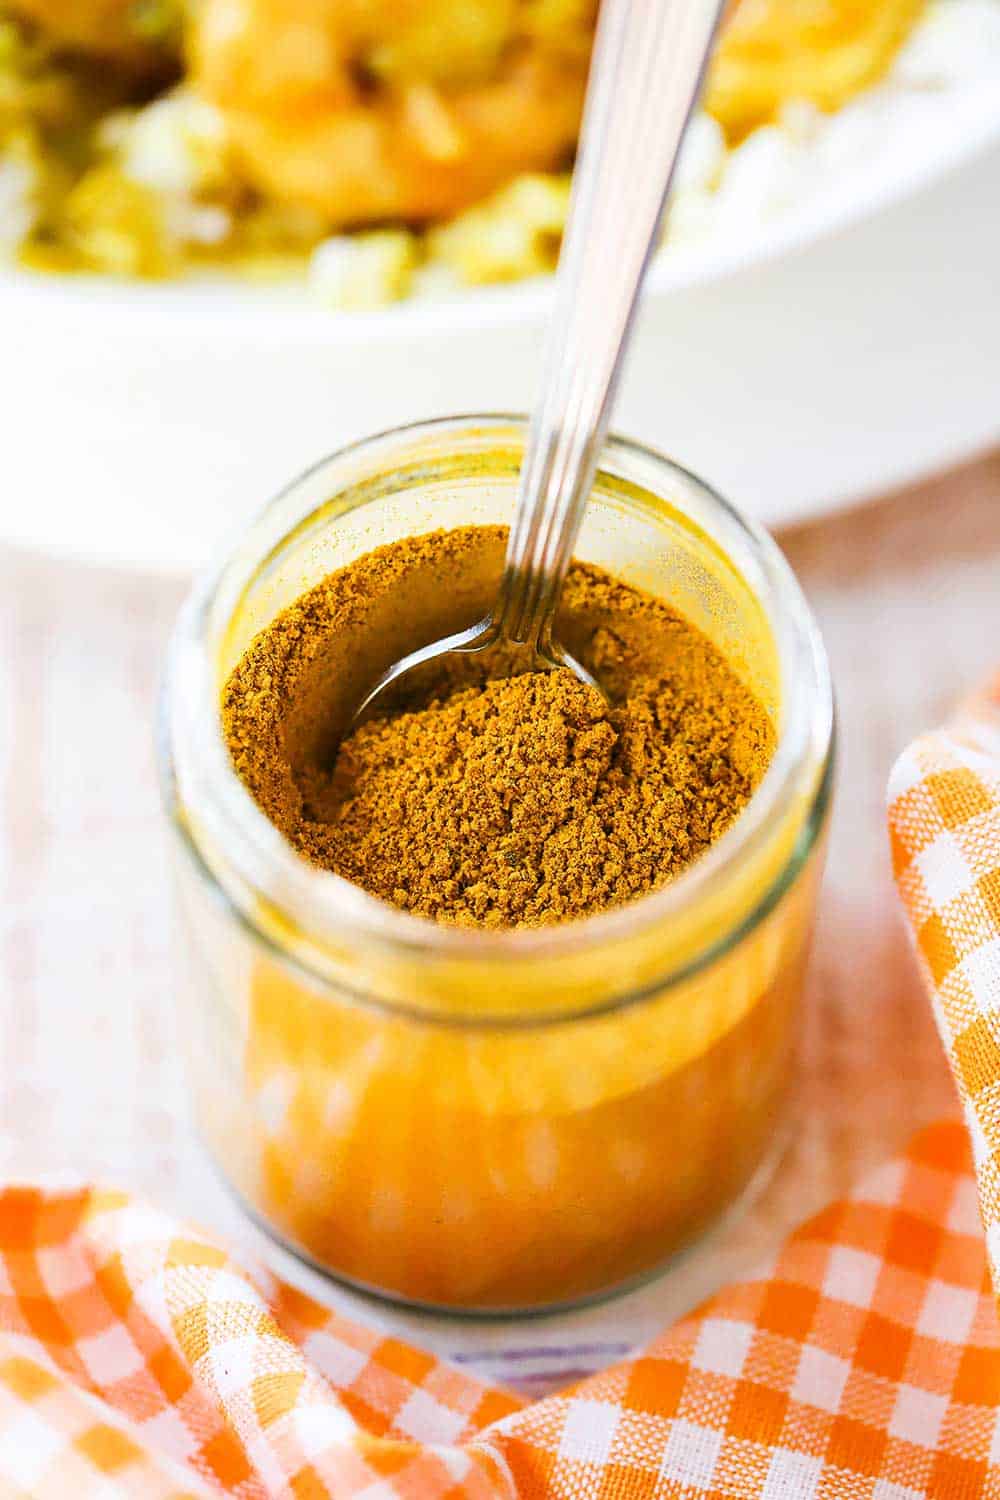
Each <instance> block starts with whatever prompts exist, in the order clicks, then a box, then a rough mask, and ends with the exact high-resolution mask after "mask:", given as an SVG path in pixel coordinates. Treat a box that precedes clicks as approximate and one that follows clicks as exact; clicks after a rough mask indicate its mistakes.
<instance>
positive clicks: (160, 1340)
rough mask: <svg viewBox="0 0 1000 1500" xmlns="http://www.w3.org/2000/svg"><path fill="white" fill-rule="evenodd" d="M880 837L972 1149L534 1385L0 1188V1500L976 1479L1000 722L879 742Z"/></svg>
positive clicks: (69, 1188)
mask: <svg viewBox="0 0 1000 1500" xmlns="http://www.w3.org/2000/svg"><path fill="white" fill-rule="evenodd" d="M998 686H1000V684H998ZM890 830H891V838H892V847H893V855H894V860H895V866H896V872H897V878H898V881H899V887H900V892H901V894H902V897H903V901H904V905H905V907H906V910H907V912H908V914H909V917H910V921H911V925H912V927H913V932H914V938H915V941H916V945H917V948H918V951H919V953H920V955H921V961H922V963H923V965H924V967H925V969H926V973H927V978H928V982H929V985H930V987H931V991H932V996H933V1001H934V1006H935V1011H936V1014H937V1016H938V1020H939V1023H940V1026H941V1030H942V1035H943V1038H944V1041H945V1045H946V1047H947V1051H948V1056H949V1058H950V1059H951V1062H952V1065H953V1067H954V1070H955V1077H956V1080H957V1083H958V1087H959V1092H960V1094H961V1096H962V1100H963V1104H964V1106H965V1109H966V1113H967V1117H968V1122H969V1126H970V1129H971V1133H972V1139H973V1147H974V1156H975V1170H974V1169H973V1162H972V1158H971V1156H970V1153H969V1147H968V1136H967V1134H966V1131H965V1130H964V1129H963V1128H962V1127H961V1125H959V1124H942V1125H937V1126H934V1127H932V1128H931V1129H930V1130H928V1131H925V1132H924V1133H922V1134H921V1135H920V1136H919V1137H918V1138H917V1139H916V1141H914V1142H913V1143H912V1145H911V1146H910V1148H909V1150H908V1151H907V1153H906V1154H905V1156H903V1157H902V1158H900V1159H898V1160H896V1161H894V1162H891V1163H889V1164H887V1165H885V1166H884V1167H882V1168H881V1169H880V1170H878V1171H877V1172H875V1174H874V1175H873V1176H872V1177H870V1178H869V1179H868V1181H867V1182H865V1183H864V1184H863V1185H862V1186H861V1188H860V1189H859V1190H858V1191H857V1192H856V1193H854V1194H853V1195H852V1196H851V1197H850V1198H848V1199H846V1200H845V1201H843V1202H841V1203H838V1204H835V1205H834V1206H832V1207H830V1208H828V1209H826V1210H825V1211H824V1212H823V1213H821V1214H819V1215H817V1216H816V1217H815V1218H813V1219H812V1220H810V1221H809V1222H808V1223H807V1224H804V1225H803V1226H802V1227H801V1228H800V1229H799V1230H797V1231H796V1233H795V1234H793V1235H792V1236H791V1238H790V1239H789V1240H788V1241H787V1242H786V1243H785V1244H784V1245H783V1246H782V1248H781V1249H780V1251H779V1252H778V1254H777V1255H776V1256H775V1257H774V1259H773V1261H772V1262H771V1263H770V1264H769V1265H767V1266H765V1267H763V1268H762V1269H761V1270H760V1271H759V1272H758V1274H757V1275H756V1276H755V1277H753V1278H752V1279H750V1280H748V1281H745V1282H741V1283H739V1284H737V1285H735V1286H731V1287H729V1288H727V1289H726V1290H725V1291H724V1292H722V1293H721V1294H719V1295H718V1296H717V1297H715V1298H713V1299H712V1301H711V1302H709V1303H708V1304H707V1305H706V1306H704V1307H703V1308H701V1309H699V1310H698V1312H697V1313H695V1314H693V1315H692V1316H691V1317H689V1318H686V1319H684V1320H683V1321H682V1322H681V1323H679V1324H677V1325H676V1326H675V1327H674V1328H673V1329H671V1330H670V1331H669V1332H668V1333H666V1334H664V1335H663V1336H662V1337H661V1338H660V1339H659V1340H657V1341H656V1342H655V1343H654V1344H653V1345H652V1346H651V1347H650V1348H649V1349H647V1350H646V1351H645V1352H644V1353H642V1354H641V1355H640V1356H638V1357H637V1358H635V1359H631V1360H628V1361H627V1362H625V1363H623V1364H621V1365H617V1366H615V1367H614V1368H612V1369H610V1370H607V1371H605V1372H603V1373H602V1374H600V1375H597V1376H595V1377H593V1378H591V1379H589V1380H587V1381H584V1382H582V1383H581V1384H579V1385H577V1386H575V1387H573V1388H572V1389H570V1390H567V1391H564V1392H561V1393H559V1394H557V1395H554V1396H550V1397H547V1398H546V1399H544V1400H541V1401H538V1402H535V1403H533V1404H530V1405H525V1404H522V1403H521V1402H519V1401H518V1400H517V1399H516V1398H515V1397H513V1396H510V1395H508V1394H506V1393H504V1392H502V1391H499V1390H495V1389H491V1388H490V1387H487V1386H484V1385H482V1384H480V1383H478V1382H476V1381H474V1380H471V1379H469V1378H468V1377H467V1376H465V1375H462V1374H459V1373H458V1372H456V1371H454V1370H452V1369H450V1368H448V1367H447V1366H445V1365H443V1364H442V1363H440V1362H439V1361H437V1360H436V1359H434V1358H432V1357H431V1356H430V1355H427V1354H423V1353H421V1352H420V1351H419V1350H417V1349H413V1348H410V1347H409V1346H407V1345H405V1344H402V1343H400V1342H398V1341H396V1340H393V1339H388V1338H385V1337H383V1336H382V1335H380V1334H377V1333H375V1332H373V1331H370V1330H367V1329H365V1328H363V1327H360V1326H358V1325H355V1324H353V1323H349V1322H348V1321H346V1320H345V1319H343V1318H341V1317H339V1316H337V1315H335V1314H333V1313H331V1312H329V1311H328V1310H326V1309H324V1308H322V1307H320V1306H319V1305H318V1304H317V1303H315V1302H313V1301H311V1300H310V1299H309V1298H307V1297H305V1296H303V1295H302V1294H301V1293H299V1292H296V1291H294V1290H293V1289H291V1288H290V1287H288V1286H286V1285H284V1284H283V1283H281V1282H280V1281H278V1280H277V1279H276V1278H274V1277H273V1276H271V1275H270V1274H269V1273H268V1272H267V1271H266V1270H263V1269H261V1268H252V1269H247V1268H243V1267H240V1266H238V1265H236V1264H235V1263H234V1262H233V1261H232V1260H231V1259H230V1257H229V1256H228V1255H227V1254H226V1252H225V1251H224V1250H223V1249H222V1248H220V1247H219V1246H217V1245H215V1244H213V1243H212V1241H211V1240H209V1239H208V1238H206V1237H205V1236H203V1235H202V1234H200V1233H197V1232H195V1231H192V1230H191V1229H190V1228H188V1227H185V1226H183V1225H180V1224H178V1223H176V1222H175V1221H173V1220H172V1219H170V1218H169V1217H167V1216H166V1215H164V1214H161V1213H159V1212H157V1211H156V1210H155V1209H153V1208H150V1207H149V1206H148V1205H146V1204H143V1203H140V1202H137V1201H135V1200H134V1199H131V1198H129V1197H127V1196H125V1195H123V1194H117V1193H108V1192H102V1191H98V1190H96V1189H94V1188H91V1187H88V1186H87V1185H81V1184H67V1183H62V1184H49V1185H46V1184H33V1185H26V1186H10V1187H8V1188H6V1189H0V1497H3V1500H7V1497H31V1500H57V1497H58V1500H63V1497H67V1496H72V1497H73V1500H112V1497H116V1496H131V1495H135V1496H142V1497H149V1500H161V1497H162V1500H166V1497H173V1500H179V1497H195V1496H197V1497H202V1500H204V1497H206V1496H211V1495H215V1494H219V1493H226V1494H230V1495H235V1496H241V1497H247V1500H249V1497H255V1500H256V1497H262V1500H263V1497H278V1496H281V1497H289V1500H291V1497H297V1500H325V1497H335V1500H348V1497H352V1500H353V1497H362V1500H514V1497H525V1500H532V1497H543V1496H544V1497H552V1500H646V1497H650V1500H652V1497H656V1500H660V1497H673V1496H677V1497H685V1500H687V1497H691V1500H696V1497H701V1496H720V1497H721V1496H727V1497H729V1496H732V1497H754V1500H756V1497H762V1500H779V1497H781V1500H868V1497H871V1500H918V1497H921V1496H926V1497H942V1500H944V1497H948V1500H952V1497H953V1500H967V1497H968V1500H971V1497H973V1496H978V1495H997V1496H1000V1321H998V1318H997V1313H996V1303H995V1299H994V1296H993V1292H992V1285H991V1281H990V1276H989V1262H992V1263H993V1268H994V1272H996V1270H997V1265H998V1255H1000V727H998V723H997V721H996V720H995V719H993V718H991V717H990V714H989V713H987V711H986V710H985V708H984V707H983V706H982V705H980V708H979V710H978V711H977V713H976V714H970V715H969V716H967V717H966V718H965V719H963V721H962V723H961V724H960V725H959V726H957V727H955V728H953V729H952V730H949V731H948V732H947V733H942V734H940V735H935V736H933V737H928V738H927V739H925V740H922V741H920V742H919V743H918V744H917V745H915V746H914V747H913V748H912V749H911V750H910V751H909V752H907V754H906V755H905V756H904V757H903V758H902V760H901V761H900V763H899V765H898V766H897V768H896V770H895V772H894V774H893V779H892V786H891V807H890ZM977 1188H978V1195H979V1199H980V1202H981V1205H982V1217H983V1219H984V1220H985V1223H986V1229H987V1234H986V1239H985V1242H984V1237H983V1232H982V1220H981V1218H980V1211H979V1207H978V1206H977Z"/></svg>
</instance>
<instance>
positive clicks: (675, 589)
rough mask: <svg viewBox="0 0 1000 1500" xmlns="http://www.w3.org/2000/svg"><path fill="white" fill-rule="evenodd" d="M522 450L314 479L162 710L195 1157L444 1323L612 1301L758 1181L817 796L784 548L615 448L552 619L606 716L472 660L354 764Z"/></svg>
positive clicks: (196, 640)
mask: <svg viewBox="0 0 1000 1500" xmlns="http://www.w3.org/2000/svg"><path fill="white" fill-rule="evenodd" d="M522 446H523V433H522V429H521V427H520V425H519V424H512V423H510V422H501V421H497V420H491V419H463V420H461V421H454V422H441V423H431V424H426V425H424V426H422V427H418V428H412V429H407V430H404V431H401V432H397V433H391V434H387V435H385V436H383V437H381V438H377V439H373V440H371V441H370V442H368V443H365V444H362V445H359V446H358V447H356V448H353V449H350V450H347V451H346V452H344V453H342V454H339V455H336V456H335V457H334V458H332V459H330V460H328V461H327V462H325V463H324V464H321V465H320V466H319V467H318V468H317V469H315V470H313V471H312V472H311V473H309V474H307V475H306V476H305V477H304V478H303V479H301V480H300V481H298V482H297V483H296V484H295V485H293V486H292V487H291V488H290V489H289V490H288V491H286V492H285V494H284V495H282V496H280V497H279V499H278V500H277V501H276V502H274V504H273V505H272V506H271V507H270V508H269V509H268V510H267V511H266V512H265V513H264V515H263V516H262V517H261V518H260V519H259V520H258V521H257V522H256V523H255V524H254V526H253V527H252V528H251V529H250V531H249V533H248V535H247V536H246V538H245V539H244V541H243V543H242V544H241V545H240V546H239V547H238V548H237V550H236V551H235V552H234V554H233V555H232V557H231V558H229V559H228V560H227V561H226V562H225V563H224V564H223V566H222V567H221V568H220V569H219V570H218V571H217V572H216V573H215V574H213V575H211V576H210V577H208V578H207V579H206V580H205V581H204V582H203V583H202V584H201V585H200V587H199V588H198V589H197V590H196V592H195V594H194V595H193V596H192V598H191V600H190V601H189V603H188V605H187V607H186V609H185V611H184V614H183V616H182V619H181V622H180V625H179V627H178V632H177V636H176V638H175V643H174V647H173V651H172V656H171V662H170V670H169V674H168V681H167V689H166V716H165V735H164V765H165V773H166V777H165V784H166V790H167V798H168V804H169V808H170V811H171V815H172V822H173V827H174V830H175V847H176V852H177V861H176V863H177V872H178V889H179V911H180V916H181V924H182V925H181V939H180V943H179V952H180V956H181V959H182V970H183V972H182V975H181V990H180V994H181V1000H182V1003H183V1015H184V1031H185V1036H186V1039H187V1043H188V1055H189V1066H190V1072H191V1077H192V1083H193V1087H194V1091H195V1097H196V1102H197V1111H198V1117H199V1121H200V1125H201V1129H202V1132H203V1134H204V1136H205V1139H206V1141H207V1143H208V1145H209V1147H210V1149H211V1151H212V1153H213V1155H214V1156H215V1157H216V1159H217V1161H218V1162H219V1164H220V1166H221V1167H222V1169H223V1171H224V1172H225V1174H226V1175H227V1177H228V1178H229V1180H230V1181H231V1182H232V1184H233V1185H234V1187H235V1188H236V1189H237V1191H238V1192H239V1194H240V1195H241V1196H242V1198H243V1199H244V1200H245V1201H246V1203H247V1204H248V1206H249V1207H250V1208H251V1210H252V1211H253V1212H254V1213H255V1214H256V1216H257V1217H258V1218H259V1219H261V1220H262V1221H263V1222H264V1223H265V1224H266V1225H267V1226H268V1227H269V1228H270V1229H271V1230H272V1231H273V1232H274V1233H275V1234H276V1235H278V1236H279V1237H280V1238H281V1239H282V1240H283V1241H284V1242H285V1243H286V1244H288V1245H289V1246H291V1247H292V1248H294V1249H296V1250H298V1251H299V1252H300V1253H302V1254H304V1255H306V1256H307V1257H309V1258H310V1259H311V1260H312V1261H314V1262H315V1263H316V1264H318V1265H320V1266H321V1267H323V1268H325V1269H327V1270H329V1271H330V1272H332V1273H334V1274H336V1275H338V1276H341V1277H344V1278H346V1279H348V1280H350V1281H351V1282H353V1283H355V1284H357V1285H360V1286H363V1287H366V1288H370V1289H372V1290H376V1291H379V1292H382V1293H384V1294H387V1295H390V1296H393V1297H396V1298H399V1299H402V1300H405V1301H407V1302H411V1303H417V1304H424V1305H430V1306H435V1307H446V1308H461V1309H465V1310H476V1309H479V1310H490V1311H499V1310H509V1311H513V1310H517V1309H528V1308H537V1307H542V1306H547V1305H556V1304H560V1303H567V1302H572V1301H576V1300H579V1299H582V1298H586V1297H589V1296H593V1295H596V1294H598V1293H600V1292H602V1291H606V1290H608V1289H610V1288H612V1287H616V1286H620V1285H623V1284H627V1283H628V1282H629V1281H631V1280H633V1279H635V1278H636V1277H639V1276H641V1275H643V1274H646V1273H648V1272H650V1271H651V1270H652V1269H653V1268H655V1267H656V1266H657V1265H659V1264H660V1263H662V1262H663V1261H664V1259H665V1258H667V1257H668V1256H669V1255H670V1254H671V1253H672V1252H673V1251H674V1250H675V1249H676V1248H677V1247H679V1246H680V1245H681V1244H683V1243H684V1242H685V1241H687V1240H689V1239H690V1238H691V1237H692V1236H693V1235H694V1234H695V1233H697V1232H698V1230H700V1229H702V1228H703V1227H705V1226H706V1225H707V1224H708V1223H710V1222H711V1220H712V1219H713V1218H714V1217H715V1216H716V1215H717V1214H718V1213H719V1212H720V1211H721V1210H722V1209H723V1208H724V1207H725V1206H726V1205H727V1204H729V1203H731V1202H732V1201H733V1200H734V1199H735V1198H736V1197H737V1195H738V1194H739V1193H740V1192H741V1191H742V1190H743V1189H744V1188H745V1187H746V1185H747V1184H748V1183H749V1182H750V1181H751V1180H752V1179H753V1177H754V1174H755V1173H756V1172H757V1171H758V1169H760V1168H761V1166H762V1164H763V1163H765V1162H766V1161H767V1159H768V1156H769V1153H770V1152H771V1151H772V1148H773V1146H774V1143H775V1140H776V1131H777V1128H778V1125H779V1122H780V1120H781V1118H782V1113H783V1109H784V1105H785V1102H786V1098H787V1094H788V1090H789V1085H790V1082H791V1079H792V1075H793V1061H794V1044H795V1033H796V1018H797V1012H798V1008H799V1004H800V999H801V990H802V976H803V968H804V962H805V956H806V950H807V945H808V939H809V934H810V928H811V923H812V916H813V908H814V902H815V890H816V883H817V879H818V872H819V864H820V857H821V844H822V838H821V835H822V830H823V825H824V821H825V811H826V805H827V799H828V790H829V759H830V737H831V701H830V688H829V681H828V677H827V671H826V665H825V661H824V658H823V653H822V648H821V646H820V644H819V641H818V637H817V633H816V630H815V627H814V625H813V622H812V620H811V618H810V616H809V613H808V611H807V609H806V606H805V604H804V602H803V600H802V598H801V595H800V593H799V591H798V589H797V586H796V585H795V582H794V580H793V578H792V577H791V574H790V573H789V571H788V569H787V567H786V566H785V564H784V562H783V560H782V559H781V557H780V554H779V553H778V552H777V550H776V549H775V548H774V546H773V544H771V543H770V542H769V541H768V539H767V538H766V537H765V536H764V535H763V533H761V532H760V531H759V530H758V529H756V528H755V527H753V526H752V525H750V524H749V523H747V522H746V521H745V520H743V519H742V518H741V517H740V516H739V515H737V513H736V512H734V511H733V510H732V509H731V508H730V507H729V506H728V505H726V503H725V502H723V501H722V500H721V499H719V498H718V497H717V496H716V495H714V494H713V493H712V492H711V491H710V490H709V489H708V488H707V487H706V486H704V485H703V484H702V483H701V482H700V481H698V480H696V479H695V478H694V477H693V476H691V475H690V474H687V473H686V472H685V471H683V470H681V469H679V468H677V467H676V466H674V465H672V464H670V463H669V462H668V461H667V460H665V459H662V458H660V457H658V456H657V455H655V454H652V453H650V452H648V451H646V450H643V449H640V448H637V447H634V446H632V445H628V444H625V443H620V442H613V443H610V444H609V445H608V448H607V451H606V453H605V456H604V460H603V462H602V466H601V470H600V473H599V475H598V478H597V481H596V483H595V488H594V495H593V500H592V503H591V505H590V508H589V511H588V515H587V519H586V521H585V524H584V528H583V531H582V533H581V538H580V542H579V545H578V548H577V558H578V562H577V564H576V565H575V567H574V569H573V571H572V572H571V575H570V579H569V581H568V584H567V590H566V595H565V598H564V602H563V609H562V614H561V617H560V631H561V633H562V635H563V636H564V637H565V639H566V642H567V644H568V645H569V646H570V648H571V649H573V650H574V651H575V652H577V653H578V654H580V655H581V656H582V658H583V659H584V660H585V662H587V664H588V665H591V666H592V667H593V669H594V670H595V671H596V672H597V675H598V677H599V680H601V681H602V682H604V683H605V684H606V685H607V686H608V687H609V688H610V689H611V704H610V706H609V705H607V704H604V703H602V702H601V700H600V698H599V695H597V694H596V693H593V692H592V690H591V689H587V688H583V687H582V686H581V685H580V684H578V683H576V682H575V680H573V679H568V680H566V679H564V677H563V674H552V675H551V676H548V677H543V678H536V677H531V678H521V679H519V678H515V677H510V676H506V675H505V674H504V671H503V663H502V661H501V662H493V663H491V664H489V665H488V667H484V666H483V664H482V663H479V664H478V665H476V666H473V667H470V668H469V675H467V676H465V677H463V678H462V679H461V680H448V681H438V682H435V683H431V684H429V685H428V689H427V695H426V697H425V698H424V699H423V700H422V701H421V702H420V703H411V704H403V705H400V706H399V708H398V711H397V712H395V713H394V714H392V715H390V716H389V717H388V718H387V719H385V720H382V721H376V722H373V723H370V724H368V725H365V726H363V728H362V729H361V730H360V731H356V732H355V733H354V734H352V735H350V736H349V737H348V738H347V740H346V741H344V742H343V743H342V737H343V735H344V730H345V728H346V726H347V723H348V721H349V718H350V710H351V707H352V706H353V704H354V703H355V702H356V701H357V699H358V697H359V696H360V694H361V692H362V690H363V689H364V687H365V686H367V684H368V682H370V680H371V679H372V677H373V676H374V675H376V674H377V672H378V671H379V670H381V668H382V667H384V666H385V665H387V664H388V663H389V662H391V661H392V660H394V659H396V658H397V657H398V656H400V655H401V654H403V653H404V652H405V651H407V650H410V649H412V648H413V647H414V646H416V645H419V644H421V643H422V642H425V641H430V640H432V639H435V638H437V637H439V636H440V635H442V634H444V633H446V632H447V631H449V630H453V629H456V628H459V627H461V626H463V625H467V624H469V623H471V622H472V621H473V620H475V619H476V618H478V617H479V616H481V615H482V614H483V613H484V612H485V609H486V608H487V607H488V605H489V603H490V602H491V598H492V595H493V593H494V592H495V589H496V585H497V582H498V579H499V573H500V568H501V565H502V557H503V541H504V532H503V527H504V525H505V523H506V522H507V521H508V520H509V517H510V514H511V512H512V509H513V502H514V495H515V489H516V482H517V471H518V467H519V463H520V456H521V452H522Z"/></svg>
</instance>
